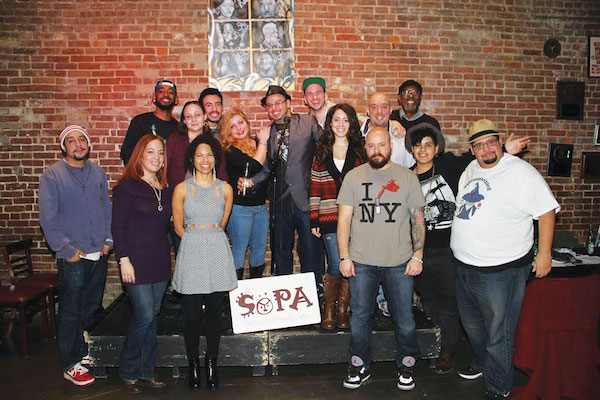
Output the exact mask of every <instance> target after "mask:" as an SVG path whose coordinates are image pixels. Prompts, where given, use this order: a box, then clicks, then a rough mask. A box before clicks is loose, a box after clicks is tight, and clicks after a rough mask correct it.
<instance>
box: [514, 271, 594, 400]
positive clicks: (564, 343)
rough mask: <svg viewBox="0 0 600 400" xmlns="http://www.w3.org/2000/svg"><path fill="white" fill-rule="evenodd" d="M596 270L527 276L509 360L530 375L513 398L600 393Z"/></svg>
mask: <svg viewBox="0 0 600 400" xmlns="http://www.w3.org/2000/svg"><path fill="white" fill-rule="evenodd" d="M599 316H600V274H597V273H596V274H592V275H589V276H585V277H577V278H543V279H535V280H533V281H532V282H530V283H529V284H528V285H527V287H526V290H525V299H524V300H523V308H522V310H521V317H520V319H519V325H518V328H517V334H516V337H515V354H514V359H513V362H514V365H515V367H517V368H519V369H521V370H522V371H523V372H525V373H526V374H527V375H529V377H530V378H529V382H528V384H527V385H526V386H525V387H513V389H512V391H513V392H514V393H515V395H516V396H515V397H514V398H516V399H523V400H530V399H531V400H534V399H536V397H539V398H542V399H544V400H560V399H561V398H562V397H568V398H571V399H578V400H587V399H589V400H598V399H600V373H599V372H598V368H597V367H596V364H600V347H599V344H598V325H599Z"/></svg>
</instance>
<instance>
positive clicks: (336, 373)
mask: <svg viewBox="0 0 600 400" xmlns="http://www.w3.org/2000/svg"><path fill="white" fill-rule="evenodd" d="M30 331H31V332H30V340H29V342H30V353H31V354H30V355H29V357H28V358H24V357H22V356H21V355H20V354H19V352H18V347H17V345H18V340H17V339H16V336H17V335H15V332H13V335H12V336H11V338H10V340H5V339H0V340H1V343H0V393H1V396H2V397H3V398H7V399H8V398H10V399H63V398H69V399H110V400H117V399H125V398H131V397H135V398H138V399H144V398H153V399H173V398H177V399H178V400H183V399H192V398H193V399H197V398H206V399H226V400H233V399H277V400H281V399H285V400H294V399H328V400H329V399H331V400H333V399H390V398H401V399H407V400H416V399H427V400H438V399H439V400H442V399H443V400H459V399H461V400H472V399H479V398H481V397H482V395H483V392H484V390H485V387H484V384H483V381H482V379H478V380H475V381H466V380H463V379H461V378H460V377H459V376H458V375H457V374H456V371H452V372H451V373H450V374H448V375H445V376H441V375H436V374H435V373H434V371H433V369H430V368H429V365H428V363H427V362H426V361H423V360H420V361H418V362H417V365H416V368H415V381H416V387H415V389H414V390H412V391H410V392H402V391H400V390H398V389H397V388H396V368H395V365H394V364H393V363H391V362H379V363H375V364H373V366H372V376H371V379H369V381H367V382H366V383H365V384H364V385H363V386H362V387H360V388H359V389H357V390H348V389H345V388H343V387H342V381H343V379H344V377H345V374H346V368H347V366H346V365H344V364H332V365H308V366H282V367H279V375H278V376H271V375H267V376H264V377H252V370H251V368H241V367H227V368H220V369H219V373H220V381H221V385H220V388H219V390H217V391H215V392H209V391H208V390H206V389H205V388H203V389H201V390H200V391H198V392H192V391H191V390H190V389H189V388H188V386H187V380H186V376H182V377H181V378H179V379H175V378H172V377H171V369H167V368H161V369H159V370H158V375H159V378H160V379H163V380H165V381H166V382H167V387H166V388H163V389H150V388H148V389H146V390H145V391H144V393H142V394H141V395H138V396H132V395H129V394H127V393H125V392H123V391H122V388H121V382H120V379H119V377H118V371H117V369H115V368H109V369H108V378H106V379H96V382H95V383H94V384H93V385H91V386H89V387H85V388H80V387H76V386H74V385H73V384H71V383H69V382H67V381H66V380H65V379H64V378H63V377H62V371H61V370H60V363H59V355H58V347H57V344H56V341H55V340H50V341H43V340H42V334H41V328H40V327H39V324H36V323H35V321H34V323H33V324H32V325H31V326H30ZM3 332H4V331H3ZM470 357H471V350H470V347H469V344H468V342H467V340H466V339H465V338H464V336H463V335H460V338H459V350H458V354H457V359H456V366H459V367H462V366H464V365H466V364H467V363H468V361H469V360H470ZM181 372H182V375H184V374H186V373H187V371H186V369H184V368H182V369H181ZM526 381H527V378H526V377H525V376H524V375H522V374H521V373H519V372H517V373H516V376H515V382H516V383H517V384H519V385H524V384H525V383H526Z"/></svg>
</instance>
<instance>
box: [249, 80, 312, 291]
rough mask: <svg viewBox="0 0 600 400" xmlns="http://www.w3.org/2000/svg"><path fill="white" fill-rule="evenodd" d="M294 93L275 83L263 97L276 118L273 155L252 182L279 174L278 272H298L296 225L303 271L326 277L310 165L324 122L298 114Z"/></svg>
mask: <svg viewBox="0 0 600 400" xmlns="http://www.w3.org/2000/svg"><path fill="white" fill-rule="evenodd" d="M290 101H291V97H290V96H289V95H288V94H287V92H286V91H285V89H283V88H282V87H280V86H274V85H272V86H269V89H268V90H267V93H266V95H265V97H263V98H262V100H261V103H262V105H263V107H265V109H266V110H267V114H268V115H269V119H271V120H272V121H273V123H272V124H271V136H270V138H269V142H268V150H267V160H266V161H265V166H264V168H263V170H262V171H261V172H259V173H258V174H256V175H255V176H253V177H252V179H251V183H250V184H251V185H254V184H260V183H263V182H265V181H266V180H268V179H270V178H271V176H273V177H274V182H273V191H272V196H271V207H270V209H271V210H270V211H271V257H272V260H273V265H274V271H272V272H273V274H274V275H288V274H291V273H292V272H293V260H294V255H293V253H292V250H293V248H294V230H295V231H297V232H298V257H299V259H300V267H301V271H302V272H314V273H315V278H316V279H317V282H319V281H320V279H321V277H320V273H319V269H320V266H321V264H322V262H323V260H322V257H323V251H322V245H321V243H320V242H319V239H318V238H316V237H314V236H313V235H312V234H311V232H310V210H309V205H308V189H309V185H310V167H311V164H312V161H313V156H314V152H315V149H316V147H317V144H318V142H319V137H320V135H321V127H320V126H319V124H318V123H317V120H316V119H315V118H314V117H313V116H312V115H309V114H292V113H291V111H290Z"/></svg>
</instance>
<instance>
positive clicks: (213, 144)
mask: <svg viewBox="0 0 600 400" xmlns="http://www.w3.org/2000/svg"><path fill="white" fill-rule="evenodd" d="M201 144H207V145H209V146H210V149H211V151H212V153H213V155H214V156H215V171H218V170H219V161H221V145H220V144H219V142H218V141H217V139H215V138H214V137H212V136H210V135H198V136H197V137H196V139H194V140H192V143H190V145H189V146H188V148H187V150H186V151H185V161H184V167H185V170H186V171H188V172H189V173H193V172H194V154H196V149H197V148H198V146H200V145H201Z"/></svg>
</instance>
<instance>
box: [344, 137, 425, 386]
mask: <svg viewBox="0 0 600 400" xmlns="http://www.w3.org/2000/svg"><path fill="white" fill-rule="evenodd" d="M365 148H366V151H367V156H368V159H369V162H368V163H367V164H363V165H361V166H360V167H357V168H355V169H353V170H352V171H350V172H348V174H347V175H346V178H345V179H344V183H343V184H342V187H341V189H340V192H339V194H338V199H337V203H338V230H337V238H338V246H339V251H340V272H341V273H342V275H343V276H345V277H347V278H348V280H349V281H350V307H351V309H352V321H351V339H350V355H351V363H350V367H349V369H348V376H347V377H346V379H345V380H344V387H346V388H348V389H357V388H358V387H360V385H361V384H362V383H363V382H364V381H365V380H367V379H369V377H370V376H371V372H370V364H371V361H372V356H371V325H372V322H373V313H374V311H375V298H376V296H377V289H378V287H379V284H380V282H381V283H383V288H384V292H385V297H386V299H387V300H388V305H389V309H390V312H391V314H392V317H393V321H394V330H395V335H396V365H397V366H398V382H397V387H398V388H399V389H401V390H412V389H413V388H414V387H415V382H414V380H413V366H414V365H415V361H416V360H415V358H416V357H418V355H419V347H418V346H417V331H416V325H415V321H414V318H413V314H412V296H413V276H415V275H418V274H420V273H421V271H422V269H423V244H424V242H425V222H424V217H423V207H424V206H425V200H424V199H423V193H422V191H421V185H420V184H419V180H418V179H417V176H416V175H415V174H413V173H412V172H411V171H409V170H408V169H406V168H404V167H402V166H400V165H397V164H394V163H392V162H391V161H390V156H391V152H392V144H391V142H390V135H389V133H388V131H387V130H386V129H384V128H373V129H371V130H370V131H369V133H368V134H367V138H366V144H365ZM350 238H351V239H350Z"/></svg>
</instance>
